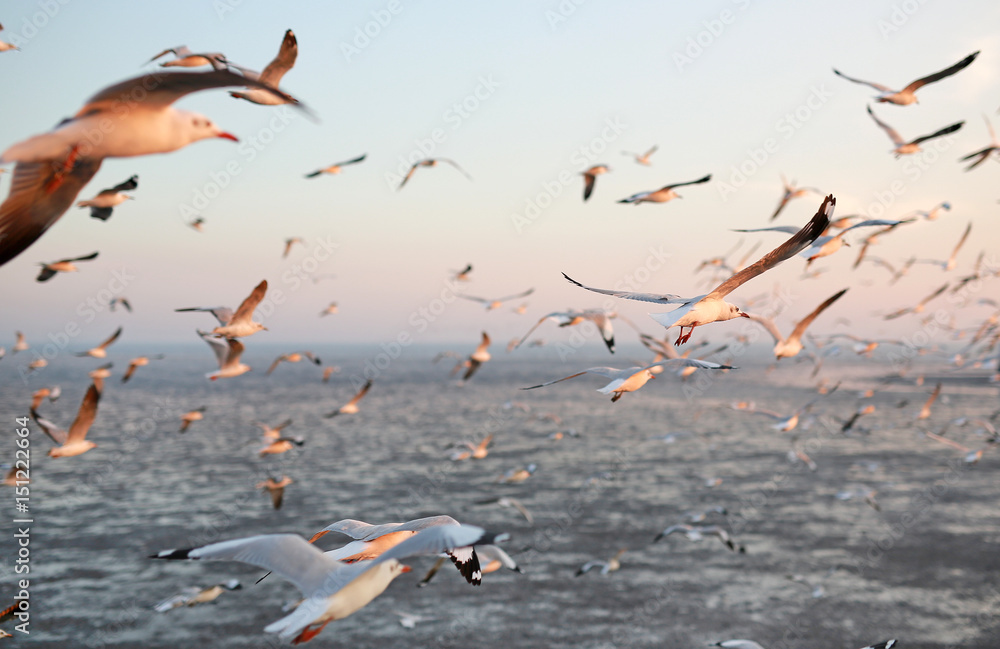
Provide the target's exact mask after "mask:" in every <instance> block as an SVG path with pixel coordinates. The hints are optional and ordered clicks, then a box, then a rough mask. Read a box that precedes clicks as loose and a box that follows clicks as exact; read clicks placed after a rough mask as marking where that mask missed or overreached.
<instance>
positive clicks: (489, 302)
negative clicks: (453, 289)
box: [455, 288, 535, 311]
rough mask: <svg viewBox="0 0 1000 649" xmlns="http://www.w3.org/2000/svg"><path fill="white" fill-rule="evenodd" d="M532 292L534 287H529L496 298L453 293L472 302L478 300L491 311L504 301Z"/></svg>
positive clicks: (526, 295) (525, 295)
mask: <svg viewBox="0 0 1000 649" xmlns="http://www.w3.org/2000/svg"><path fill="white" fill-rule="evenodd" d="M534 292H535V289H533V288H529V289H528V290H527V291H524V292H523V293H518V294H517V295H508V296H507V297H498V298H496V299H492V298H491V299H487V298H484V297H475V296H474V295H465V294H464V293H455V296H456V297H460V298H463V299H465V300H472V301H473V302H479V303H480V304H482V305H483V306H485V307H486V310H487V311H492V310H493V309H499V308H500V307H501V306H503V303H504V302H508V301H510V300H516V299H518V298H522V297H528V296H529V295H531V294H532V293H534Z"/></svg>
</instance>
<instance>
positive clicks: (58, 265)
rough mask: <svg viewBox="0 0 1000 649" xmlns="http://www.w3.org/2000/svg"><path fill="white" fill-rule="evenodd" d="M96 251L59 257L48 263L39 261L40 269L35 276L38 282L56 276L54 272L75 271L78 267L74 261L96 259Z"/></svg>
mask: <svg viewBox="0 0 1000 649" xmlns="http://www.w3.org/2000/svg"><path fill="white" fill-rule="evenodd" d="M97 255H98V253H96V252H92V253H90V254H89V255H84V256H83V257H70V258H69V259H60V260H59V261H54V262H52V263H50V264H46V263H40V264H39V265H40V266H41V267H42V270H40V271H38V277H36V278H35V280H36V281H39V282H47V281H49V280H50V279H52V278H53V277H55V276H56V273H75V272H77V271H78V270H80V269H79V268H77V267H76V265H75V264H74V263H73V262H74V261H90V260H91V259H97Z"/></svg>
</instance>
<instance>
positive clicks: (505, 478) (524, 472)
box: [496, 463, 538, 484]
mask: <svg viewBox="0 0 1000 649" xmlns="http://www.w3.org/2000/svg"><path fill="white" fill-rule="evenodd" d="M537 470H538V465H537V464H534V463H532V464H529V465H527V466H525V467H522V468H520V469H510V470H509V471H506V472H504V474H503V475H502V476H500V477H499V478H497V480H496V481H497V482H503V483H506V484H511V483H515V482H524V481H525V480H527V479H528V478H530V477H531V476H533V475H535V471H537Z"/></svg>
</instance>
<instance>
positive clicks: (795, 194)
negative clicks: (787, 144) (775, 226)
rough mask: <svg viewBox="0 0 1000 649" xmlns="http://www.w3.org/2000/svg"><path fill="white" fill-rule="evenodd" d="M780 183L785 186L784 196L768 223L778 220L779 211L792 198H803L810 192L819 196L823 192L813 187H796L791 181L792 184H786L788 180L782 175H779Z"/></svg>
mask: <svg viewBox="0 0 1000 649" xmlns="http://www.w3.org/2000/svg"><path fill="white" fill-rule="evenodd" d="M781 183H782V184H783V185H784V186H785V194H784V195H783V196H782V197H781V202H780V203H778V207H777V209H775V210H774V214H772V215H771V218H770V219H768V220H769V221H773V220H774V219H776V218H778V215H779V214H781V210H783V209H785V205H788V202H789V201H790V200H792V199H793V198H799V197H802V196H805V195H806V194H808V193H810V192H812V193H813V194H819V195H820V196H822V195H823V192H821V191H820V190H818V189H816V188H815V187H796V186H795V181H794V180H793V181H792V182H788V179H787V178H785V175H784V174H782V175H781Z"/></svg>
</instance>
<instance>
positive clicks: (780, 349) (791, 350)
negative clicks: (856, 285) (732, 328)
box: [750, 288, 847, 360]
mask: <svg viewBox="0 0 1000 649" xmlns="http://www.w3.org/2000/svg"><path fill="white" fill-rule="evenodd" d="M846 292H847V289H846V288H845V289H844V290H842V291H840V292H839V293H835V294H834V295H832V296H830V297H829V298H827V299H826V300H825V301H824V302H823V303H822V304H820V305H819V306H818V307H816V308H815V309H814V310H813V312H812V313H810V314H809V315H807V316H806V317H804V318H802V319H801V320H799V321H798V322H797V323H796V325H795V328H794V329H793V330H792V333H791V334H789V336H788V337H787V338H785V337H784V336H782V335H781V332H780V331H778V327H777V326H776V325H775V324H774V320H771V319H770V318H767V317H765V316H762V315H755V314H750V319H751V320H753V321H754V322H757V323H759V324H760V325H761V326H763V327H764V328H765V329H767V332H768V333H769V334H771V337H773V338H774V357H775V358H776V359H777V360H781V359H782V358H791V357H793V356H796V355H797V354H798V353H799V352H800V351H802V334H804V333H805V332H806V329H807V328H808V327H809V325H811V324H812V322H813V320H815V319H816V318H817V317H819V314H821V313H823V311H824V310H826V309H827V307H829V306H830V305H831V304H833V303H834V302H836V301H837V300H839V299H840V298H841V296H843V295H844V293H846Z"/></svg>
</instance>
